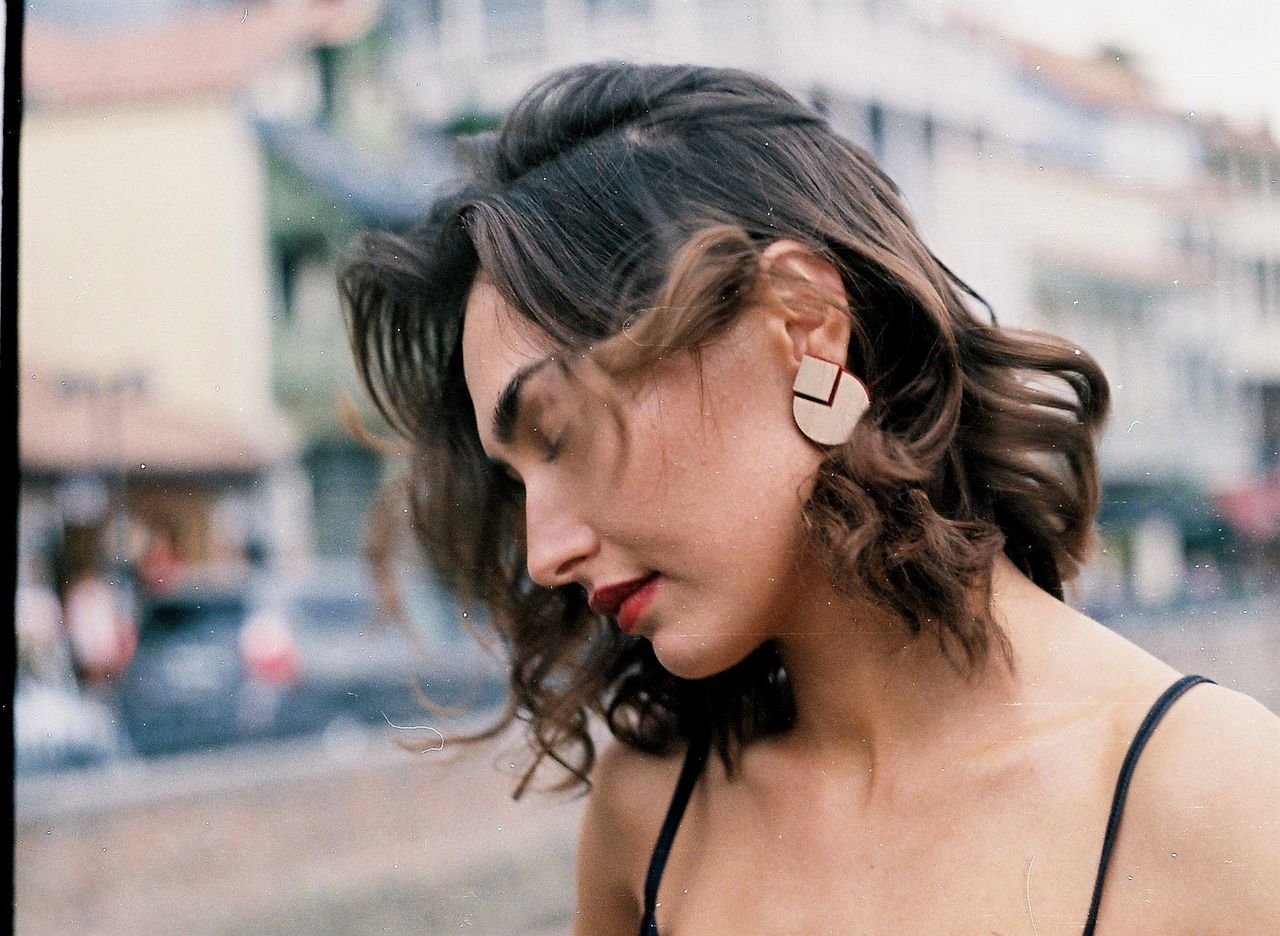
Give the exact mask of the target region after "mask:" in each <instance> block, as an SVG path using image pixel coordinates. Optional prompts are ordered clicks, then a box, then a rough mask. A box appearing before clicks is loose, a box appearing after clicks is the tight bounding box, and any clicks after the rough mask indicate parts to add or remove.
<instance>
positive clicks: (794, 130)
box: [339, 64, 1108, 795]
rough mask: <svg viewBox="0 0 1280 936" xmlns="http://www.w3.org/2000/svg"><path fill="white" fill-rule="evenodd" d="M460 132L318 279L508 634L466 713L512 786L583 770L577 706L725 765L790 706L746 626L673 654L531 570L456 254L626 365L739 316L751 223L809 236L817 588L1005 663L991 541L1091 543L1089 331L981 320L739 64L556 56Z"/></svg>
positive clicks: (747, 279) (1061, 545) (890, 210)
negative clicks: (839, 288)
mask: <svg viewBox="0 0 1280 936" xmlns="http://www.w3.org/2000/svg"><path fill="white" fill-rule="evenodd" d="M469 153H470V163H471V175H470V178H469V179H468V180H466V181H465V182H464V183H461V184H460V185H459V186H458V187H457V188H455V189H454V190H453V191H451V192H449V193H448V194H445V195H443V196H442V197H440V199H439V200H438V201H437V203H436V205H435V208H434V210H433V211H432V212H431V213H430V216H429V217H427V218H425V219H424V220H423V221H422V222H421V223H420V224H419V225H417V226H416V227H414V228H412V229H411V230H408V231H407V232H404V233H399V234H393V233H385V232H376V233H373V232H371V233H367V234H365V235H363V236H362V237H360V238H359V239H358V240H357V241H356V242H355V243H354V244H353V245H352V247H351V248H350V250H349V252H348V255H347V257H346V259H345V262H344V265H343V268H342V271H341V273H340V276H339V286H340V290H341V293H342V297H343V301H344V307H345V310H346V315H347V321H348V326H349V330H350V336H351V342H352V347H353V349H354V353H355V357H356V362H357V364H358V367H359V371H360V373H361V375H362V377H363V379H364V381H365V383H366V385H367V387H368V390H369V393H370V394H371V396H372V398H373V400H374V401H375V403H376V405H377V406H378V408H379V410H380V411H381V413H382V415H383V416H384V417H385V418H386V419H387V421H388V422H389V423H390V425H391V426H392V427H393V428H394V429H395V430H396V431H397V432H398V433H400V434H401V435H403V436H404V437H405V438H406V439H407V440H408V441H409V442H410V444H411V447H412V452H413V455H412V483H411V485H410V497H411V500H412V505H413V516H414V518H415V523H416V528H417V532H418V534H419V536H420V539H421V541H422V544H423V546H424V547H425V550H426V553H427V555H428V557H429V559H430V561H431V562H432V564H433V565H434V566H435V568H436V570H437V571H438V573H439V574H440V575H441V577H442V578H443V580H444V581H445V582H446V583H447V584H448V585H449V586H451V587H452V588H454V589H455V590H456V591H457V592H458V593H459V595H460V596H461V597H462V598H463V599H464V600H469V601H476V602H481V603H483V604H484V605H486V606H487V607H488V609H489V611H490V620H491V623H492V625H493V627H494V629H495V630H496V632H497V634H498V635H499V637H500V638H501V641H502V644H503V645H504V647H505V648H506V651H507V653H508V654H509V658H510V665H511V686H510V688H511V692H510V696H509V703H508V706H507V708H506V710H505V711H504V713H503V714H502V715H501V716H500V718H499V719H498V722H497V724H496V725H495V726H494V729H493V732H488V733H486V734H491V733H494V732H496V731H498V730H500V729H502V728H504V727H506V726H507V725H509V724H510V723H511V722H512V721H514V720H520V721H523V722H525V723H526V724H527V727H528V733H529V738H530V742H531V744H532V747H533V752H534V755H535V756H534V758H533V761H532V763H531V765H530V767H529V773H528V774H526V776H525V782H527V780H528V778H529V776H531V775H532V772H533V770H534V769H535V768H536V766H537V764H538V763H539V762H540V761H542V760H543V759H544V758H550V759H552V760H554V761H556V762H558V763H559V764H561V765H563V766H564V767H566V768H567V769H568V770H569V771H570V772H571V776H570V777H568V778H566V783H568V784H572V783H574V782H575V780H578V781H583V782H586V781H587V779H588V775H589V773H590V771H591V767H592V764H593V762H594V758H595V751H594V747H593V743H592V739H591V736H590V733H589V727H590V720H591V716H592V715H593V714H594V715H597V716H600V717H602V718H603V719H604V721H605V723H606V724H607V725H608V727H609V729H610V731H611V732H612V733H613V735H614V736H616V737H617V738H619V739H620V740H621V741H623V742H624V743H626V744H628V745H631V746H632V747H635V748H638V749H640V750H643V751H650V752H665V751H667V750H669V749H671V748H672V747H673V746H675V745H678V744H680V743H681V742H682V741H684V740H687V739H688V738H689V737H691V736H693V735H695V734H701V735H706V736H710V738H711V739H712V740H713V741H714V742H715V743H716V746H717V748H718V750H719V751H720V754H721V756H722V757H723V758H724V759H725V762H726V765H730V764H731V762H732V758H733V754H734V751H735V750H736V749H737V747H738V746H740V745H743V744H746V743H748V742H750V741H751V740H752V739H753V738H757V737H760V736H762V735H765V734H768V733H771V732H778V731H783V730H785V729H786V728H787V726H788V725H789V724H790V723H791V721H792V718H793V704H792V695H791V692H790V688H789V686H788V683H787V678H786V673H785V671H784V669H783V668H782V666H781V663H780V660H779V656H778V653H777V650H776V648H775V647H774V646H773V645H772V644H765V645H763V646H762V647H760V648H759V649H757V650H756V651H755V652H754V653H752V654H751V655H750V656H749V657H747V659H745V660H744V661H742V662H741V663H740V664H738V665H736V666H734V667H732V668H731V669H729V670H727V671H725V672H723V673H720V674H718V675H716V676H713V677H710V678H708V679H703V680H696V681H690V680H683V679H679V678H677V677H675V676H672V675H671V674H669V673H667V672H666V671H665V670H664V669H663V668H662V666H661V665H660V664H659V663H658V661H657V659H656V658H655V656H654V654H653V651H652V648H651V646H650V644H649V642H648V641H646V640H642V639H632V638H627V637H624V636H623V635H621V634H620V633H619V632H618V630H617V628H616V627H614V626H612V625H611V624H610V623H609V622H608V621H606V620H604V619H602V618H600V617H599V616H598V615H595V614H593V613H592V612H591V610H590V609H589V608H588V607H587V602H586V596H585V594H584V593H583V591H582V589H581V588H579V587H577V586H565V587H562V588H555V589H547V588H542V587H539V586H537V585H535V584H534V583H533V582H532V581H531V580H530V578H529V575H528V572H527V570H526V568H525V548H524V517H523V504H522V497H523V492H522V490H521V488H520V487H519V485H518V484H517V483H515V482H513V481H512V480H511V479H510V478H508V477H507V476H506V475H505V474H504V473H503V472H502V471H500V470H498V468H497V467H496V466H495V465H494V464H493V463H492V462H491V461H490V460H489V459H487V458H486V456H485V454H484V452H483V451H482V450H481V448H480V442H479V437H478V435H477V430H476V416H475V412H474V410H473V407H472V403H471V398H470V396H469V395H468V392H467V387H466V384H465V382H464V380H463V372H462V356H461V351H460V339H461V331H462V317H463V311H464V307H465V304H466V300H467V296H468V293H469V291H470V289H471V286H472V284H473V283H474V282H475V281H476V277H477V276H478V275H480V274H481V272H483V275H484V276H485V277H486V278H487V279H488V280H489V281H490V282H492V283H493V284H494V285H495V286H496V287H497V288H498V289H499V290H500V292H501V293H502V294H503V296H504V297H505V298H506V300H507V301H508V302H509V303H510V305H511V306H512V307H513V308H514V309H516V310H518V312H519V313H520V314H521V315H523V316H525V317H526V318H527V319H528V320H529V321H531V322H533V323H534V324H535V325H537V326H538V327H539V328H540V329H542V330H543V331H545V332H546V333H547V334H548V335H549V336H550V338H551V339H552V340H554V341H555V342H556V343H558V344H559V345H561V346H563V347H565V348H569V349H579V350H583V351H584V352H585V351H586V349H588V348H589V349H591V352H590V353H591V354H592V355H593V357H594V358H595V359H596V360H597V361H598V362H599V363H600V364H601V365H602V367H604V369H605V370H606V372H608V373H611V374H614V375H622V374H626V373H630V374H639V375H641V376H642V375H643V370H644V367H645V366H646V365H647V364H648V363H650V362H652V361H654V360H656V359H657V358H659V357H661V356H663V355H664V354H669V353H673V352H675V353H680V352H682V351H688V350H695V351H696V349H697V348H698V347H700V346H703V345H705V344H707V343H709V342H712V341H714V340H715V339H716V338H717V337H718V336H719V335H720V334H721V333H722V332H723V331H724V330H725V329H726V328H727V327H728V325H729V324H731V323H732V322H734V321H735V320H736V317H737V316H738V314H739V313H740V312H741V310H742V309H743V307H744V305H745V304H746V303H747V302H748V301H749V297H750V295H751V294H752V292H753V290H754V287H755V285H756V284H757V283H758V280H759V277H760V276H761V275H762V274H761V270H760V266H759V257H760V254H761V251H762V250H763V248H764V247H766V246H767V245H768V244H769V243H771V242H772V241H775V240H777V239H779V238H788V239H792V240H795V241H798V242H800V243H802V244H804V245H807V246H808V247H809V248H810V249H811V250H813V251H814V252H815V253H816V254H818V255H819V256H821V257H822V258H824V259H825V260H827V261H828V262H829V263H831V264H832V265H833V266H834V267H835V269H836V270H838V271H839V274H840V276H841V278H842V280H843V283H844V286H845V290H846V292H847V294H848V298H849V303H850V308H851V318H852V336H851V339H850V343H849V358H848V367H849V369H850V370H851V371H853V372H854V373H855V374H857V375H858V377H860V378H861V379H862V381H863V382H864V383H865V384H866V386H867V388H868V390H869V394H870V398H871V400H872V401H873V403H872V408H871V409H870V411H869V412H868V413H867V414H866V416H865V417H864V418H863V419H862V421H861V423H860V424H859V425H858V427H857V429H856V430H855V432H854V434H853V437H852V438H851V439H850V440H849V442H848V444H846V445H842V446H839V447H835V448H832V449H830V450H829V452H828V454H827V457H826V460H825V461H824V463H823V464H822V466H821V468H820V470H819V471H818V474H817V478H816V482H815V484H814V487H813V491H812V495H811V497H810V498H809V500H808V502H807V503H806V504H805V505H804V514H805V518H806V520H807V527H808V532H809V537H810V544H811V546H812V547H814V549H815V551H816V552H817V553H818V554H819V555H821V556H823V557H825V559H826V561H827V563H828V566H829V572H830V575H831V578H832V580H833V582H835V584H836V585H837V587H839V588H842V589H845V590H847V591H848V592H849V593H850V594H859V595H863V596H868V595H869V596H871V597H872V598H873V599H874V600H876V601H878V602H879V603H881V604H883V605H884V606H885V607H887V608H888V609H890V610H892V611H893V612H895V613H896V615H897V616H899V617H900V618H901V619H902V620H903V621H905V622H906V626H907V627H909V628H910V630H911V632H912V633H913V634H915V635H917V636H918V637H921V638H927V639H933V640H937V641H938V642H939V644H940V645H941V647H942V648H943V651H944V652H945V653H946V654H947V655H948V656H949V657H950V658H951V660H952V661H953V663H954V664H955V665H956V666H957V667H958V668H960V669H961V670H963V671H966V672H968V673H970V674H974V675H977V674H980V673H981V671H982V670H983V668H984V666H985V665H986V664H987V662H988V660H989V659H990V658H991V657H992V656H993V653H994V655H995V656H996V657H999V658H1003V659H1005V660H1006V661H1008V662H1009V663H1012V662H1013V661H1012V659H1011V652H1010V648H1009V645H1008V642H1007V639H1006V638H1005V636H1004V634H1003V632H1002V630H1001V628H1000V627H999V626H998V624H997V623H996V621H995V620H994V619H993V616H992V610H991V575H992V568H993V561H994V558H995V556H996V555H997V553H998V552H1000V551H1001V550H1003V552H1004V553H1005V554H1006V555H1007V556H1008V557H1009V558H1010V559H1011V560H1012V561H1013V562H1014V563H1015V564H1016V565H1017V566H1018V567H1019V568H1020V569H1021V570H1022V571H1024V572H1025V573H1026V574H1027V575H1028V576H1030V577H1031V579H1032V580H1033V581H1035V582H1036V583H1037V584H1038V585H1040V586H1041V587H1042V588H1044V589H1045V590H1046V591H1048V592H1050V593H1052V594H1054V595H1058V596H1061V593H1062V584H1063V581H1064V580H1066V579H1068V578H1069V577H1071V576H1072V575H1073V574H1074V573H1075V571H1076V569H1077V566H1078V564H1079V563H1080V562H1081V561H1082V559H1083V557H1084V556H1085V554H1086V552H1087V549H1088V545H1089V542H1090V538H1091V531H1092V525H1093V516H1094V513H1095V510H1096V509H1097V505H1098V496H1099V486H1098V478H1097V464H1096V455H1095V443H1096V436H1097V433H1098V430H1099V428H1100V424H1101V422H1102V420H1103V418H1104V415H1105V411H1106V409H1107V399H1108V390H1107V384H1106V380H1105V378H1104V377H1103V374H1102V372H1101V370H1100V369H1099V368H1098V366H1097V364H1095V363H1094V361H1093V360H1092V359H1091V358H1090V357H1089V356H1088V355H1087V354H1084V353H1082V352H1081V351H1080V349H1079V348H1077V347H1075V346H1074V345H1072V344H1069V343H1067V342H1065V341H1063V340H1062V339H1060V338H1057V337H1053V336H1050V335H1045V334H1038V333H1031V332H1026V331H1018V330H1013V329H1010V328H1005V327H1001V326H999V325H997V324H995V322H994V320H988V318H986V317H982V316H979V315H978V314H977V313H976V311H975V307H976V306H985V303H983V302H982V301H981V299H980V298H979V297H978V296H977V295H976V294H975V293H974V292H973V291H972V290H970V289H969V288H968V287H967V286H966V285H965V284H964V283H963V282H961V281H960V280H959V279H958V278H957V277H956V276H955V275H954V274H952V272H951V271H950V270H949V269H947V267H946V266H944V265H943V264H942V263H941V262H940V261H939V260H938V259H937V258H935V257H934V256H933V254H932V253H931V252H930V251H929V249H928V248H927V247H926V246H925V245H924V243H923V242H922V241H921V239H920V236H919V234H918V233H917V231H916V229H915V227H914V225H913V223H912V221H911V220H910V218H909V217H908V214H907V211H906V209H905V208H904V206H903V203H902V200H901V197H900V195H899V192H898V190H897V188H896V187H895V185H894V184H893V182H891V181H890V180H889V178H888V177H886V176H885V175H884V173H883V172H881V170H880V169H879V168H878V167H877V166H876V165H875V163H874V162H873V161H872V160H871V158H870V157H869V156H868V155H867V154H866V153H865V152H864V151H863V150H861V149H860V148H859V147H857V146H855V145H854V144H852V143H850V142H849V141H848V140H846V139H844V138H842V137H841V136H839V135H837V134H836V133H835V132H833V131H832V129H831V127H830V126H829V125H828V123H827V121H826V120H825V119H824V118H823V117H822V116H821V115H820V114H818V113H816V112H815V111H814V110H813V109H812V108H810V107H808V106H806V105H805V104H803V103H802V102H800V101H799V100H797V99H796V98H795V97H793V96H792V95H791V94H789V93H787V92H786V91H784V90H782V89H781V88H779V87H778V86H776V85H775V84H773V83H771V82H769V81H767V80H765V79H763V78H760V77H757V76H754V75H750V74H747V73H744V72H740V71H733V70H725V69H712V68H702V67H692V66H635V65H627V64H596V65H588V66H582V67H576V68H572V69H568V70H566V71H562V72H559V73H557V74H554V75H552V76H551V77H549V78H547V79H546V80H544V81H543V82H541V83H540V84H539V85H537V86H536V87H535V88H533V89H532V90H531V91H530V92H529V93H528V94H527V95H526V96H525V97H524V98H523V99H522V100H521V101H520V102H519V103H517V104H516V105H515V107H514V108H513V109H512V110H511V112H510V113H509V115H508V116H507V117H506V119H505V120H504V121H503V123H502V125H501V127H500V128H499V129H498V131H497V132H496V133H495V134H490V135H487V136H483V137H478V138H472V139H471V141H470V145H469ZM624 333H625V336H626V340H625V341H623V340H621V339H619V336H621V335H623V334H624ZM611 339H612V340H611ZM523 786H524V783H522V784H521V788H520V789H523ZM519 792H520V790H517V795H518V794H519Z"/></svg>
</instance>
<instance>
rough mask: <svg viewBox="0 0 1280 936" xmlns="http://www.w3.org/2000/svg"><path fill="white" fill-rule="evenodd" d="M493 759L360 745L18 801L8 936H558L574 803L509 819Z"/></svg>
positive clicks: (26, 795)
mask: <svg viewBox="0 0 1280 936" xmlns="http://www.w3.org/2000/svg"><path fill="white" fill-rule="evenodd" d="M495 750H496V749H495V748H494V747H493V745H488V746H484V747H477V748H472V749H469V750H466V751H456V750H452V749H447V750H446V751H443V752H430V753H422V754H411V753H408V752H405V751H403V750H400V749H399V748H397V747H395V746H394V745H393V744H392V743H391V742H390V741H389V740H387V739H386V738H385V737H384V736H382V735H375V736H372V737H369V738H368V739H367V740H361V739H358V738H355V737H351V738H347V739H345V740H344V742H343V743H342V744H341V745H336V746H335V745H333V744H330V745H329V746H328V747H326V746H325V745H324V744H323V743H322V742H305V743H293V744H289V745H284V746H280V747H278V748H276V749H275V750H264V751H258V752H253V753H251V754H250V755H249V756H248V757H247V758H245V759H244V760H245V761H246V763H241V764H237V763H235V762H234V754H233V753H232V752H224V753H221V754H207V755H199V756H195V757H190V758H185V759H182V758H174V759H170V760H168V761H163V762H152V763H145V762H144V763H140V764H130V765H125V766H121V767H118V768H116V769H114V770H111V769H108V770H103V771H90V772H83V773H81V774H78V775H67V776H63V777H58V778H53V779H52V781H51V782H47V783H45V784H43V785H42V786H41V787H40V788H39V789H31V788H30V786H28V787H27V788H23V787H22V786H21V785H20V787H19V789H18V791H17V795H18V818H17V828H16V832H15V875H16V880H15V889H16V899H17V911H16V924H17V926H16V931H17V932H18V933H22V934H32V936H35V934H42V936H43V934H68V936H70V934H83V936H87V934H121V933H129V934H136V936H146V934H157V936H159V934H166V936H171V934H174V933H183V934H198V936H215V934H218V936H232V934H243V933H255V934H256V933H262V934H274V936H290V934H298V936H301V934H313V933H321V932H323V933H326V934H334V936H342V934H353V936H354V934H366V933H383V934H402V933H403V934H408V933H414V934H431V933H446V932H454V931H456V930H457V929H459V928H466V929H468V931H471V932H475V933H493V934H510V933H516V932H519V933H529V934H534V936H541V934H544V933H545V934H547V936H550V934H555V933H562V932H566V931H567V930H568V927H569V919H570V914H571V912H572V906H573V894H572V881H573V869H572V865H573V843H574V838H575V834H576V826H577V822H578V818H579V815H580V811H581V801H580V800H567V799H566V798H565V797H564V796H550V795H539V794H535V793H530V794H528V795H527V796H526V798H525V800H523V801H521V802H520V803H514V802H512V800H511V799H510V791H511V789H512V787H513V783H514V776H513V774H512V771H511V768H510V766H509V765H510V760H508V761H506V762H505V765H504V767H503V768H498V767H495Z"/></svg>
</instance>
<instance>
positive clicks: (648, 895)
mask: <svg viewBox="0 0 1280 936" xmlns="http://www.w3.org/2000/svg"><path fill="white" fill-rule="evenodd" d="M1202 682H1213V680H1211V679H1206V678H1205V677H1204V676H1183V677H1182V678H1181V679H1179V680H1178V681H1177V682H1175V683H1174V684H1173V685H1172V686H1170V687H1169V688H1168V689H1166V690H1165V691H1164V693H1163V694H1161V696H1160V698H1158V699H1156V701H1155V704H1154V705H1152V706H1151V710H1150V711H1149V712H1147V717H1146V718H1144V719H1143V720H1142V724H1141V725H1139V726H1138V733H1137V734H1135V735H1134V737H1133V741H1132V742H1130V744H1129V751H1128V753H1127V754H1125V757H1124V763H1123V764H1121V765H1120V776H1119V777H1117V778H1116V790H1115V794H1114V795H1113V796H1112V798H1111V815H1110V816H1109V817H1108V818H1107V831H1106V834H1105V835H1104V836H1103V838H1102V856H1101V858H1099V860H1098V875H1097V877H1096V878H1095V880H1094V884H1093V901H1092V902H1091V903H1090V904H1089V916H1088V917H1087V918H1086V919H1085V924H1084V936H1093V931H1094V927H1095V926H1096V925H1097V922H1098V907H1099V905H1100V904H1101V903H1102V885H1103V882H1104V881H1105V880H1106V877H1107V865H1108V864H1110V862H1111V849H1112V847H1113V846H1114V845H1115V840H1116V833H1117V832H1119V830H1120V818H1121V816H1122V815H1123V814H1124V801H1125V797H1127V796H1128V795H1129V783H1130V781H1131V780H1132V779H1133V769H1134V767H1135V766H1136V765H1137V763H1138V757H1139V756H1140V755H1141V754H1142V749H1143V748H1144V747H1146V745H1147V740H1148V739H1149V738H1150V737H1151V732H1153V731H1154V730H1155V727H1156V725H1158V724H1159V723H1160V719H1161V718H1163V717H1164V713H1165V712H1167V711H1168V710H1169V706H1171V705H1173V703H1174V702H1176V701H1177V700H1178V698H1179V697H1180V696H1181V695H1182V694H1183V693H1184V692H1186V691H1187V690H1188V689H1190V688H1191V687H1192V686H1194V685H1196V683H1202ZM710 748H711V741H710V739H709V738H708V737H707V736H705V735H704V736H701V737H698V738H693V739H690V742H689V749H688V751H687V752H686V753H685V758H684V767H683V768H682V769H681V771H680V779H679V780H678V781H676V789H675V793H674V794H673V795H672V797H671V805H670V807H668V809H667V817H666V819H665V820H664V821H663V823H662V831H660V832H659V833H658V841H657V843H656V844H655V845H654V847H653V857H652V858H650V859H649V873H648V874H647V875H646V876H645V880H644V917H643V918H641V920H640V936H660V934H659V933H658V921H657V919H656V917H655V916H654V911H655V909H656V908H657V904H658V885H659V884H660V883H661V882H662V871H663V869H664V868H665V867H666V865H667V857H668V856H669V855H670V854H671V843H672V842H674V841H675V837H676V830H677V829H678V828H679V827H680V820H681V819H682V818H684V811H685V807H687V806H688V805H689V797H690V795H691V794H692V793H693V788H694V785H695V784H697V782H698V776H699V775H700V774H701V773H702V766H703V764H705V763H706V760H707V753H708V751H709V750H710Z"/></svg>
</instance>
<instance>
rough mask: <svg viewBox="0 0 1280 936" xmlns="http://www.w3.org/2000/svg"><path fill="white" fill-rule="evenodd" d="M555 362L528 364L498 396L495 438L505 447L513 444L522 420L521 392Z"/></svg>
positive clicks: (494, 428) (494, 416) (543, 360)
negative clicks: (543, 369) (518, 422)
mask: <svg viewBox="0 0 1280 936" xmlns="http://www.w3.org/2000/svg"><path fill="white" fill-rule="evenodd" d="M553 360H554V358H552V357H544V358H542V359H541V360H538V361H534V362H533V363H532V364H526V365H525V366H524V367H522V368H520V369H519V370H518V371H516V373H515V376H514V377H512V378H511V380H510V381H508V383H507V385H506V386H505V387H503V388H502V393H500V394H499V395H498V402H497V403H496V404H495V405H494V407H493V437H494V438H495V439H497V440H498V441H499V442H501V443H502V444H503V445H509V444H511V440H512V439H513V438H514V436H515V430H516V422H517V421H518V420H519V419H520V391H521V390H522V389H523V388H524V385H525V383H526V381H528V379H529V378H530V377H532V376H533V375H534V374H536V373H537V372H538V371H540V370H542V368H544V367H546V366H547V365H548V364H550V363H551V362H552V361H553Z"/></svg>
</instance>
